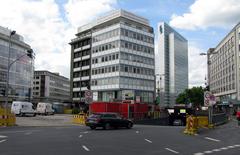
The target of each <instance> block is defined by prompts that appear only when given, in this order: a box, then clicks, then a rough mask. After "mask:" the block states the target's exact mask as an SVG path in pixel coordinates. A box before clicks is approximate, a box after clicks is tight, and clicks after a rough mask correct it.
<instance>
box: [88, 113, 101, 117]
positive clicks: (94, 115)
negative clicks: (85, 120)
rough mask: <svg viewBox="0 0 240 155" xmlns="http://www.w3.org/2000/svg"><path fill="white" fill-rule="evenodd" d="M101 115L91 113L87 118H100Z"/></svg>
mask: <svg viewBox="0 0 240 155" xmlns="http://www.w3.org/2000/svg"><path fill="white" fill-rule="evenodd" d="M100 117H101V115H100V114H92V115H90V116H89V118H100Z"/></svg>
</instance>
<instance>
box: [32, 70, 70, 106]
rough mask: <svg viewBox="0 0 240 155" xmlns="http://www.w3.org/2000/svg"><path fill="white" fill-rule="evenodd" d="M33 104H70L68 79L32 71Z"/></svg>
mask: <svg viewBox="0 0 240 155" xmlns="http://www.w3.org/2000/svg"><path fill="white" fill-rule="evenodd" d="M33 85H34V87H33V102H34V103H38V102H50V103H53V102H60V103H63V102H70V81H69V79H68V78H66V77H64V76H61V75H59V73H52V72H49V71H34V80H33Z"/></svg>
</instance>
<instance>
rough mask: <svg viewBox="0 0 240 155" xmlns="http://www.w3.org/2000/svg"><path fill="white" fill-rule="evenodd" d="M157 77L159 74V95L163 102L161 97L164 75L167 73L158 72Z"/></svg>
mask: <svg viewBox="0 0 240 155" xmlns="http://www.w3.org/2000/svg"><path fill="white" fill-rule="evenodd" d="M155 76H156V79H157V76H159V81H158V88H159V89H158V96H159V102H160V103H161V99H162V93H161V90H162V76H165V74H156V75H155Z"/></svg>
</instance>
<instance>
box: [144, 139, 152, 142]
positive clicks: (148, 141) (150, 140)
mask: <svg viewBox="0 0 240 155" xmlns="http://www.w3.org/2000/svg"><path fill="white" fill-rule="evenodd" d="M144 140H146V141H147V142H148V143H152V141H151V140H148V139H144Z"/></svg>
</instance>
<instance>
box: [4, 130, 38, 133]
mask: <svg viewBox="0 0 240 155" xmlns="http://www.w3.org/2000/svg"><path fill="white" fill-rule="evenodd" d="M36 131H42V130H19V131H2V132H0V133H21V132H36Z"/></svg>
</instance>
